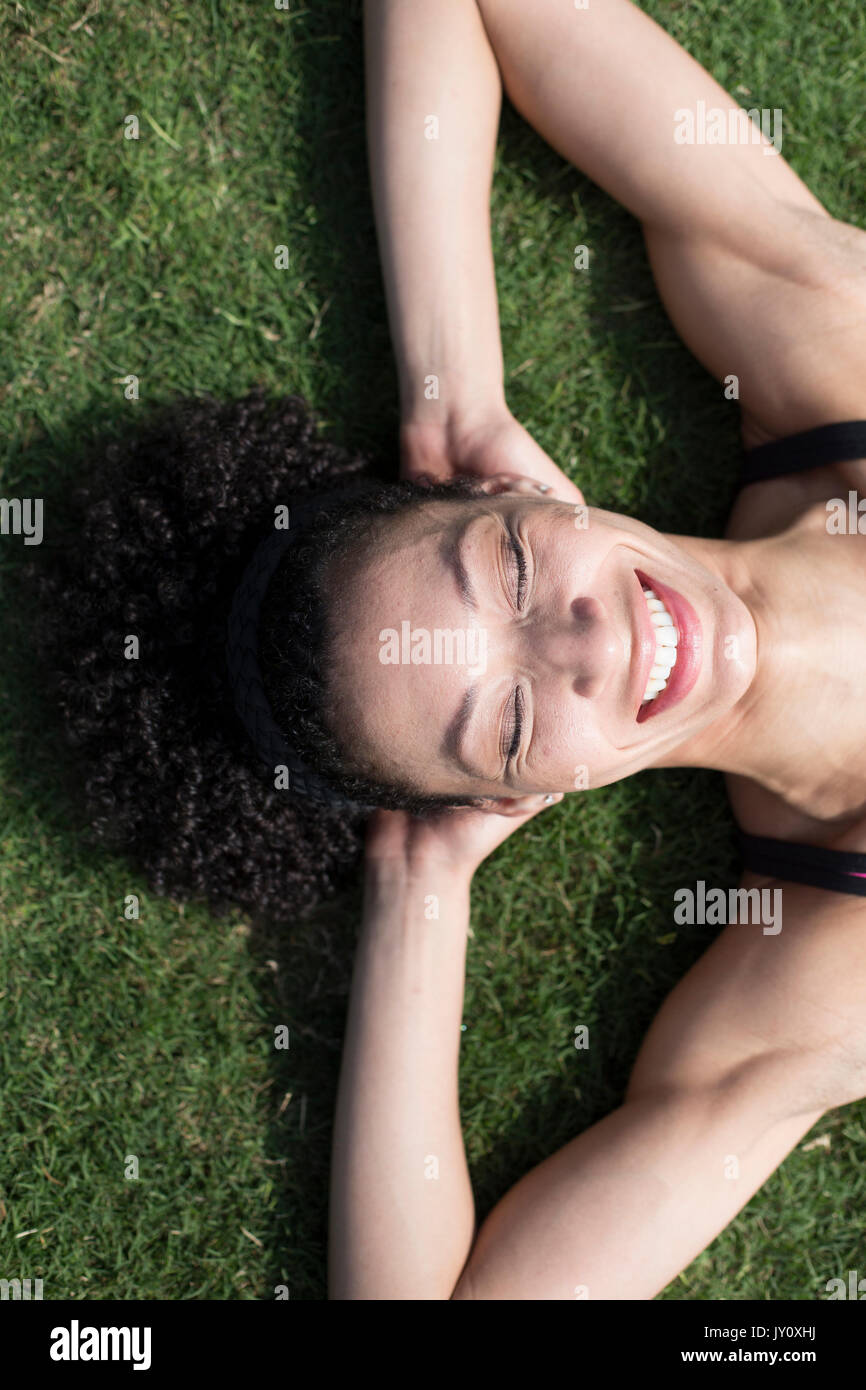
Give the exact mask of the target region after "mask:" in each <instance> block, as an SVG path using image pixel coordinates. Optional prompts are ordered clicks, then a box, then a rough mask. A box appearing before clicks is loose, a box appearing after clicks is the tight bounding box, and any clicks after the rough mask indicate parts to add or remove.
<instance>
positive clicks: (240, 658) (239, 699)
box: [226, 487, 373, 811]
mask: <svg viewBox="0 0 866 1390" xmlns="http://www.w3.org/2000/svg"><path fill="white" fill-rule="evenodd" d="M358 490H359V489H357V488H354V487H349V488H344V489H341V490H340V492H339V493H329V494H326V495H325V496H323V497H317V498H316V499H314V500H313V501H310V502H305V503H303V504H301V505H300V506H298V507H293V508H292V509H291V512H290V520H291V525H290V527H287V528H285V529H280V530H277V529H276V528H275V529H274V530H273V531H272V532H271V533H270V534H269V535H268V536H266V537H265V539H264V540H263V541H262V542H261V544H260V545H259V547H258V549H257V550H256V552H255V554H254V555H253V558H252V559H251V560H250V563H249V564H248V565H247V568H246V570H245V571H244V573H243V576H242V578H241V581H240V583H239V585H238V587H237V589H236V591H235V595H234V598H233V600H232V606H231V611H230V613H229V619H228V640H227V642H226V660H227V662H228V670H229V682H230V684H231V688H232V693H233V695H234V701H235V709H236V710H237V712H238V715H239V717H240V720H241V723H242V724H243V726H244V728H245V729H246V731H247V733H248V734H249V736H250V739H251V740H252V742H253V745H254V747H255V749H256V752H257V753H258V755H259V757H260V758H261V759H262V761H263V762H264V763H266V764H267V765H268V767H269V768H270V769H271V771H272V772H273V771H274V770H275V769H276V768H277V767H279V766H284V767H286V769H287V770H288V774H289V790H290V791H292V792H294V793H296V794H297V795H300V796H305V797H307V798H309V800H311V801H315V802H317V803H318V804H319V805H322V806H331V807H343V808H345V809H347V810H353V811H369V810H372V809H373V808H372V807H371V806H366V805H362V804H361V803H359V802H356V801H352V800H350V799H349V798H348V797H347V796H344V795H343V794H342V793H341V792H337V791H335V790H334V789H333V788H332V787H330V786H329V785H328V783H327V781H326V780H325V779H324V778H323V777H321V776H320V775H319V774H318V773H317V772H314V771H313V769H312V768H310V767H309V766H308V765H307V764H306V763H305V762H304V760H303V759H302V758H301V757H300V756H299V755H298V754H297V753H296V752H295V751H294V749H293V748H291V747H290V745H289V743H288V741H287V739H286V737H285V735H284V734H283V731H282V729H281V728H280V727H279V725H278V724H277V721H276V720H275V719H274V715H273V711H272V710H271V706H270V702H269V700H268V697H267V694H266V692H265V686H264V682H263V680H262V673H261V668H260V666H259V615H260V612H261V607H262V602H263V600H264V597H265V593H266V592H267V588H268V585H269V583H270V581H271V579H272V577H273V575H274V573H275V571H276V569H277V567H278V565H279V563H280V561H281V559H282V558H283V555H284V554H285V551H286V550H287V548H288V547H289V546H290V545H292V544H293V543H294V542H295V541H296V540H297V538H298V536H299V535H300V534H301V532H302V531H303V530H304V527H305V525H307V524H308V523H309V521H310V518H311V517H312V516H313V515H315V514H316V513H318V512H319V511H320V509H321V508H322V507H323V506H324V505H326V504H327V503H328V502H329V501H331V500H332V499H333V498H335V497H341V498H342V497H344V496H348V495H350V494H352V493H355V492H356V491H358Z"/></svg>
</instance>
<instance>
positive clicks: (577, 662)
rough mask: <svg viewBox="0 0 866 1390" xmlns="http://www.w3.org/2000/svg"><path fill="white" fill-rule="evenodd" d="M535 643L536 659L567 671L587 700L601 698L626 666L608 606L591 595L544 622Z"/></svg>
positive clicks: (555, 668)
mask: <svg viewBox="0 0 866 1390" xmlns="http://www.w3.org/2000/svg"><path fill="white" fill-rule="evenodd" d="M532 643H533V647H534V650H535V658H536V660H537V661H539V662H540V663H541V664H542V665H543V666H545V667H546V668H547V669H548V670H551V671H556V672H559V673H562V672H564V673H565V674H566V675H567V676H568V677H569V678H570V680H571V682H572V688H573V689H574V690H575V691H576V693H577V694H578V695H581V696H583V698H584V699H588V700H591V699H593V698H594V697H595V696H597V695H599V694H600V693H601V691H602V690H603V689H604V688H605V686H606V685H607V683H608V681H609V680H610V678H611V675H612V674H613V672H614V670H615V669H617V667H621V666H622V661H623V649H622V642H621V640H620V639H619V637H618V636H617V634H616V630H615V628H614V626H613V623H612V622H611V620H610V617H609V615H608V613H607V612H606V610H605V607H604V604H602V603H601V602H600V601H599V600H598V599H597V598H592V597H591V596H589V595H586V596H583V597H581V598H576V599H573V600H572V602H571V603H570V605H569V607H568V610H567V611H566V612H564V613H561V614H559V615H556V616H553V615H550V616H548V617H547V618H546V619H544V620H543V621H541V623H540V625H539V629H538V631H537V632H535V633H534V634H533V637H532Z"/></svg>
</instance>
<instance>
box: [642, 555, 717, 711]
mask: <svg viewBox="0 0 866 1390" xmlns="http://www.w3.org/2000/svg"><path fill="white" fill-rule="evenodd" d="M635 574H636V575H637V578H638V582H639V583H643V584H646V585H647V586H648V587H649V588H650V589H652V590H653V592H654V593H655V594H657V595H658V597H659V598H660V599H661V601H662V603H663V604H664V606H665V608H666V609H667V610H668V612H669V613H670V615H671V617H672V618H673V620H674V624H675V626H676V629H677V632H678V634H679V641H678V643H677V664H676V666H675V667H674V669H673V671H672V672H671V677H670V680H669V681H668V683H667V685H666V686H665V688H664V690H662V691H661V693H660V694H658V695H657V696H656V697H655V699H654V700H650V701H649V702H648V703H647V704H646V705H641V706H640V708H639V709H638V713H637V722H638V723H639V724H643V723H644V721H645V720H647V719H652V718H653V717H654V716H655V715H657V714H663V713H664V711H665V710H666V709H672V708H673V706H674V705H678V704H679V703H680V701H681V700H684V699H685V697H686V696H687V695H688V693H689V691H690V690H691V689H692V687H693V686H694V683H695V681H696V680H697V678H698V676H699V675H700V671H701V661H702V657H703V631H702V629H701V623H700V619H699V618H698V615H697V613H696V612H695V610H694V608H693V607H692V605H691V604H690V603H689V601H688V599H685V598H683V596H682V594H678V593H677V591H676V589H670V588H668V586H667V584H660V583H659V581H658V580H657V579H651V578H650V576H649V575H648V574H644V573H642V572H641V571H640V570H635ZM642 592H643V591H641V593H642ZM641 607H642V608H643V618H642V620H641V627H640V631H641V649H642V650H643V644H644V640H645V639H646V635H647V633H646V629H647V628H649V640H650V642H651V643H652V650H651V652H650V654H649V657H650V659H649V662H648V663H647V662H646V657H645V656H644V657H643V659H642V660H641V663H640V666H641V671H642V674H643V677H644V680H643V685H642V686H641V687H640V689H639V692H638V701H639V702H640V701H641V699H642V696H643V692H644V691H645V690H646V683H647V680H648V679H649V672H650V669H651V667H652V662H653V659H654V657H655V629H654V628H653V625H652V622H651V621H650V616H649V610H648V609H647V606H646V602H645V600H644V599H643V597H641ZM643 619H645V623H644V621H643Z"/></svg>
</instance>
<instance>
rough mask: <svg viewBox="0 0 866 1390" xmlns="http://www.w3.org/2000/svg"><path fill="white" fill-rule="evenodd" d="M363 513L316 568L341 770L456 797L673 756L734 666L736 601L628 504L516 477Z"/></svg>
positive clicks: (534, 788)
mask: <svg viewBox="0 0 866 1390" xmlns="http://www.w3.org/2000/svg"><path fill="white" fill-rule="evenodd" d="M377 526H378V529H377V531H376V534H375V540H374V541H373V543H372V544H370V545H369V546H368V548H367V549H366V550H365V551H364V553H363V554H362V555H361V556H360V557H358V556H357V555H356V556H353V557H352V558H347V559H345V560H343V561H341V562H340V563H339V564H335V565H334V566H333V567H332V571H331V573H330V575H329V583H328V594H329V601H330V603H331V613H332V617H333V624H334V627H333V632H334V652H335V657H336V666H337V677H336V680H335V683H334V686H333V692H334V706H333V713H334V717H335V719H336V727H337V729H338V730H339V731H340V732H341V733H342V735H343V737H344V738H345V737H346V731H348V734H349V738H348V742H349V751H350V753H351V754H352V756H353V757H355V758H356V759H357V761H358V764H359V770H364V771H367V772H375V773H378V774H379V776H382V777H385V778H389V777H392V778H400V779H405V778H411V779H412V780H413V781H414V782H415V784H416V785H417V786H418V787H420V788H421V789H422V790H423V791H424V792H427V793H435V794H445V795H450V796H455V797H463V796H481V797H516V796H522V795H526V794H530V793H538V792H548V791H553V792H558V791H562V792H566V791H573V790H575V789H578V788H583V787H596V786H603V785H604V784H605V783H608V782H612V781H616V780H617V779H619V778H620V777H625V776H627V775H628V774H630V773H633V772H637V771H640V770H641V769H642V768H645V767H649V766H652V765H661V764H662V763H663V762H664V761H667V762H668V763H675V762H676V761H677V759H676V758H675V757H672V756H670V755H671V754H672V753H673V751H674V750H675V749H677V748H680V747H681V745H683V744H685V743H686V742H687V741H688V740H690V739H692V738H693V737H694V736H695V735H697V734H698V733H699V732H700V731H701V730H703V729H705V728H707V726H708V725H710V724H711V723H712V722H713V721H715V720H717V719H720V718H721V717H722V716H724V715H725V714H726V713H727V712H729V711H730V710H731V709H732V708H733V706H734V704H735V703H736V702H737V701H738V700H739V698H740V697H741V696H742V694H743V693H744V691H745V690H746V689H747V688H748V685H749V683H750V682H751V679H752V676H753V674H754V662H755V638H754V624H753V621H752V618H751V615H750V614H749V612H748V609H747V608H746V606H745V605H744V604H743V603H742V601H741V600H740V599H739V598H738V597H737V596H736V594H735V593H734V592H733V591H732V590H731V588H729V587H728V585H727V583H726V582H725V580H724V579H723V578H722V577H721V575H720V574H719V573H716V572H714V571H713V570H711V569H709V568H707V567H706V566H705V565H704V564H703V563H702V562H701V561H700V560H699V559H697V558H696V556H695V555H694V554H692V553H691V551H690V550H689V549H686V548H684V547H683V546H682V545H680V544H679V542H678V540H677V538H675V537H668V536H664V535H662V534H661V533H660V532H658V531H654V530H652V529H651V528H650V527H649V526H645V525H643V524H642V523H641V522H639V521H634V520H632V519H631V518H630V517H625V516H619V515H617V514H616V513H613V512H605V511H600V510H597V509H595V508H592V507H588V508H577V507H575V506H573V505H571V504H570V503H564V502H558V501H555V500H553V501H551V500H548V499H546V498H542V497H539V496H538V495H537V493H534V492H530V491H528V490H526V486H525V484H524V485H516V486H515V488H514V489H513V490H512V489H509V491H507V492H500V493H499V494H498V495H495V496H493V495H491V496H485V497H482V498H480V499H479V498H470V499H461V500H459V501H449V500H447V499H446V500H444V501H443V500H439V499H437V500H431V501H430V502H425V503H424V504H423V505H422V506H420V507H418V508H416V509H413V510H410V511H408V512H406V513H398V514H397V515H396V516H395V517H390V518H387V519H386V520H383V521H382V522H379V523H378V524H377ZM689 544H690V545H692V546H693V545H695V544H696V542H690V543H689ZM649 584H651V585H652V588H653V590H654V592H655V593H656V595H657V596H658V599H659V600H660V601H661V602H662V603H663V604H664V607H665V609H666V611H667V613H669V615H670V617H671V618H672V620H673V627H674V628H675V630H676V646H673V644H672V642H671V641H670V638H671V630H670V625H669V624H668V623H667V621H666V619H665V614H664V612H663V611H662V610H660V609H656V620H655V623H654V621H653V617H652V614H651V609H650V604H649V603H648V601H647V599H646V598H645V595H644V588H645V587H647V586H648V585H649ZM335 600H336V606H334V602H335ZM659 618H661V621H660V622H659ZM664 627H668V632H667V634H666V637H667V639H668V640H666V641H663V642H662V643H661V644H659V639H658V632H659V630H660V629H663V628H664ZM672 652H675V653H676V655H675V659H674V665H673V667H672V668H671V670H670V675H669V676H668V678H667V685H666V687H665V688H664V689H663V690H661V691H660V693H658V694H657V695H656V696H655V699H653V700H646V699H645V695H646V692H647V687H648V682H649V681H650V679H651V675H650V673H651V671H652V670H655V671H656V672H657V677H656V678H657V679H663V678H664V675H663V674H662V675H658V672H659V671H661V670H662V669H663V668H666V667H668V666H670V661H671V655H672ZM659 662H660V663H661V664H660V665H659Z"/></svg>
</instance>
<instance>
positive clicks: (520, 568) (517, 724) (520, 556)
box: [505, 531, 526, 766]
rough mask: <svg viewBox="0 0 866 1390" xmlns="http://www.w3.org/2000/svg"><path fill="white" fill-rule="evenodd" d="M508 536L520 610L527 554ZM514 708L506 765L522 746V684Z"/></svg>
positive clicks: (515, 697)
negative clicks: (514, 564)
mask: <svg viewBox="0 0 866 1390" xmlns="http://www.w3.org/2000/svg"><path fill="white" fill-rule="evenodd" d="M508 538H509V541H510V542H511V550H512V553H513V555H514V557H515V559H516V561H517V600H516V601H517V608H518V610H519V609H520V608H521V607H522V606H523V599H524V598H525V596H526V556H525V555H524V553H523V546H522V545H521V544H520V541H519V540H518V539H517V537H516V536H515V535H514V533H513V531H509V533H508ZM513 709H514V733H513V735H512V739H511V745H510V747H509V749H508V754H507V757H506V760H505V762H506V766H507V765H508V764H509V763H510V762H511V759H512V758H513V757H514V756H515V754H516V753H517V750H518V748H519V747H520V739H521V736H522V734H523V692H522V690H521V689H520V686H518V687H517V689H516V691H515V692H514V705H513Z"/></svg>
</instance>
